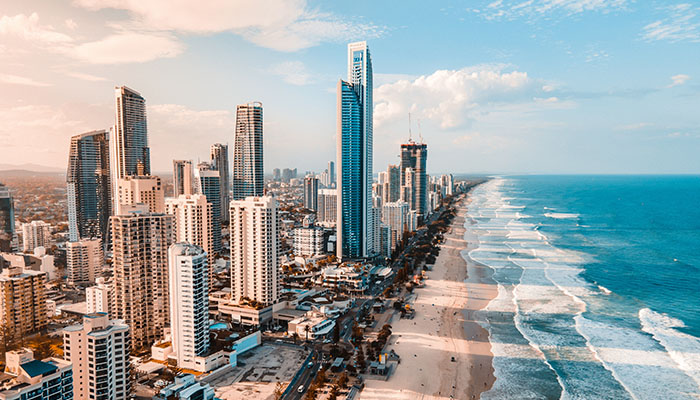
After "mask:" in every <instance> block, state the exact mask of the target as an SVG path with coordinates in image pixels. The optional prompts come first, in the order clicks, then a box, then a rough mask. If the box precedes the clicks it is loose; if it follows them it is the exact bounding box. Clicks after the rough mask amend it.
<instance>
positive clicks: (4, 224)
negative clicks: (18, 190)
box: [0, 183, 17, 252]
mask: <svg viewBox="0 0 700 400" xmlns="http://www.w3.org/2000/svg"><path fill="white" fill-rule="evenodd" d="M16 247H17V237H16V235H15V204H14V201H13V199H12V193H11V192H10V189H9V188H8V187H7V186H5V185H3V184H2V183H0V251H7V252H12V251H15V250H16Z"/></svg>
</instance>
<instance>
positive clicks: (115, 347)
mask: <svg viewBox="0 0 700 400" xmlns="http://www.w3.org/2000/svg"><path fill="white" fill-rule="evenodd" d="M129 342H130V338H129V327H128V326H127V325H125V324H124V323H123V321H120V320H110V319H109V317H108V316H107V314H105V313H94V314H88V315H85V316H84V317H83V324H82V325H73V326H69V327H66V328H65V329H64V330H63V348H64V356H65V358H66V360H68V361H70V362H71V363H72V364H73V393H74V394H75V398H76V399H95V400H103V399H104V400H122V399H128V398H129V397H130V394H131V367H130V364H129V355H130V350H129V349H130V347H131V346H130V343H129Z"/></svg>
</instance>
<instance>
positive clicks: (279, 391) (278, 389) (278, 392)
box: [275, 382, 284, 400]
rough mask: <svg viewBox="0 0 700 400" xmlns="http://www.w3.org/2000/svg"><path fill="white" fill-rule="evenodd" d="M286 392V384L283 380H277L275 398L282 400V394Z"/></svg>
mask: <svg viewBox="0 0 700 400" xmlns="http://www.w3.org/2000/svg"><path fill="white" fill-rule="evenodd" d="M283 394H284V385H283V384H282V382H277V384H276V385H275V400H282V395H283Z"/></svg>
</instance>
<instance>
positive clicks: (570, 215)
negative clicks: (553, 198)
mask: <svg viewBox="0 0 700 400" xmlns="http://www.w3.org/2000/svg"><path fill="white" fill-rule="evenodd" d="M544 216H545V217H547V218H553V219H576V218H578V217H579V215H578V214H574V213H544Z"/></svg>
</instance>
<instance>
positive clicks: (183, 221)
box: [165, 194, 214, 266]
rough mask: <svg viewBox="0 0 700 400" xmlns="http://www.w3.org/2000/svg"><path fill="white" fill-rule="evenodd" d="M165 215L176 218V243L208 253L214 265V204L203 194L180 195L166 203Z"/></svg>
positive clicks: (210, 261) (211, 263)
mask: <svg viewBox="0 0 700 400" xmlns="http://www.w3.org/2000/svg"><path fill="white" fill-rule="evenodd" d="M165 213H166V214H170V215H172V216H173V217H174V218H175V239H174V240H175V242H184V243H189V244H193V245H196V246H199V247H201V248H202V249H204V251H206V253H207V256H208V260H209V265H210V266H211V265H213V263H214V252H213V244H214V243H213V241H214V240H213V231H212V230H213V218H212V217H213V212H212V204H211V203H209V202H208V201H207V197H206V196H205V195H203V194H194V195H189V196H188V195H180V196H179V197H178V198H174V199H167V200H166V201H165Z"/></svg>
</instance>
